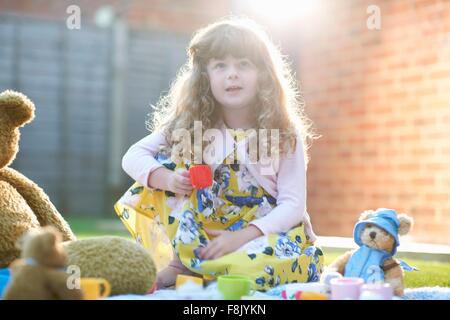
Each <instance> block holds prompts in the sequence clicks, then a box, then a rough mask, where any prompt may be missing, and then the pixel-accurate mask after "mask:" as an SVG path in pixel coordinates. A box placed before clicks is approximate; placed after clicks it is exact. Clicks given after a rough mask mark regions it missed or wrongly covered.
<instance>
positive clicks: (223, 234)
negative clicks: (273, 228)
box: [200, 225, 263, 260]
mask: <svg viewBox="0 0 450 320" xmlns="http://www.w3.org/2000/svg"><path fill="white" fill-rule="evenodd" d="M204 230H205V231H206V233H207V234H208V235H209V236H212V237H216V238H214V239H213V240H211V241H210V242H209V243H208V245H207V246H206V247H205V248H203V249H201V250H200V258H201V259H203V260H209V259H217V258H220V257H222V256H224V255H226V254H228V253H230V252H234V251H236V250H237V249H239V248H240V247H242V246H243V245H244V244H245V243H247V242H249V241H251V240H253V239H256V238H258V237H260V236H262V235H263V233H262V232H261V230H259V228H258V227H256V226H254V225H249V226H248V227H246V228H244V229H241V230H238V231H228V230H209V229H206V228H204Z"/></svg>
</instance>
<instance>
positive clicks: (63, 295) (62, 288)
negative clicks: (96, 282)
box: [47, 270, 83, 300]
mask: <svg viewBox="0 0 450 320" xmlns="http://www.w3.org/2000/svg"><path fill="white" fill-rule="evenodd" d="M68 278H69V275H68V274H66V273H64V272H61V271H57V270H52V271H50V272H49V273H48V274H47V281H48V287H49V289H50V290H51V291H52V292H53V294H54V296H55V297H57V299H61V300H82V299H83V292H82V291H81V289H77V288H69V284H70V283H69V281H68Z"/></svg>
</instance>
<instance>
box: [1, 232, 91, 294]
mask: <svg viewBox="0 0 450 320" xmlns="http://www.w3.org/2000/svg"><path fill="white" fill-rule="evenodd" d="M20 242H21V244H20V245H19V247H21V249H22V255H21V256H22V259H17V260H15V261H14V262H13V263H12V266H11V269H12V271H11V274H12V278H11V281H10V282H9V284H8V287H7V288H6V290H5V295H4V299H5V300H24V299H25V300H28V299H29V300H38V299H39V300H41V299H42V300H80V299H83V293H82V291H81V290H80V289H77V288H76V287H75V286H74V288H70V286H69V277H70V276H71V275H70V274H69V273H67V272H66V271H65V267H66V264H67V254H66V252H65V251H64V248H63V246H62V243H61V234H60V233H59V232H58V231H57V230H56V229H55V228H54V227H52V226H47V227H44V228H42V229H39V230H31V231H29V232H28V233H26V234H25V235H24V236H23V237H22V238H21V241H20Z"/></svg>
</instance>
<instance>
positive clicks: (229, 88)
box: [225, 86, 242, 92]
mask: <svg viewBox="0 0 450 320" xmlns="http://www.w3.org/2000/svg"><path fill="white" fill-rule="evenodd" d="M239 90H242V87H239V86H231V87H228V88H226V89H225V91H226V92H237V91H239Z"/></svg>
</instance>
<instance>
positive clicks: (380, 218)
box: [322, 208, 413, 296]
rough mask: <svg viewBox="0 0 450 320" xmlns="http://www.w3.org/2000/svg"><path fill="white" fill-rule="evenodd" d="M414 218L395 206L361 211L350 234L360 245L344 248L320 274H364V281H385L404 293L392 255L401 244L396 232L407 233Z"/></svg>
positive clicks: (398, 265) (348, 275)
mask: <svg viewBox="0 0 450 320" xmlns="http://www.w3.org/2000/svg"><path fill="white" fill-rule="evenodd" d="M412 224H413V219H412V218H411V217H409V216H408V215H406V214H399V215H397V213H396V211H395V210H392V209H385V208H380V209H377V210H376V211H374V210H367V211H364V212H363V213H362V214H361V216H360V218H359V221H358V223H357V224H356V225H355V228H354V231H353V237H354V240H355V242H356V243H357V244H358V245H359V249H356V250H352V251H347V252H346V253H344V254H343V255H341V256H339V257H338V258H336V260H335V261H334V262H333V263H332V264H331V265H330V266H328V267H327V268H326V271H325V272H324V274H323V276H322V278H327V277H329V276H330V274H331V273H333V272H338V273H339V274H341V275H344V277H359V278H363V279H364V282H366V283H375V282H383V281H384V282H386V283H389V284H390V285H391V286H392V288H393V289H394V294H395V295H397V296H402V295H403V290H404V284H403V276H404V273H403V269H402V266H401V264H400V262H399V261H398V260H397V259H394V255H395V253H396V252H397V247H398V246H399V244H400V241H399V238H398V235H405V234H407V233H408V232H409V231H410V229H411V227H412Z"/></svg>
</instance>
